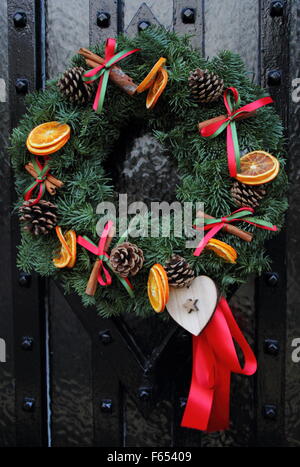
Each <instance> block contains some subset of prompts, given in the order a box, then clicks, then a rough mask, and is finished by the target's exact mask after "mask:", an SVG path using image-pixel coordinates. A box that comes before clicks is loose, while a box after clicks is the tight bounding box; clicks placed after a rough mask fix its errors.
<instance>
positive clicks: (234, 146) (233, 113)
mask: <svg viewBox="0 0 300 467" xmlns="http://www.w3.org/2000/svg"><path fill="white" fill-rule="evenodd" d="M230 92H231V93H232V94H233V99H234V102H232V100H231V96H230V94H229V93H230ZM223 98H224V104H225V107H226V110H227V117H226V118H225V119H223V120H220V121H218V122H216V123H211V124H209V125H207V126H206V127H204V128H202V129H201V131H200V134H201V136H203V137H205V138H215V137H216V136H218V135H219V134H220V133H222V131H223V130H225V128H227V159H228V168H229V174H230V176H231V177H236V175H237V170H240V148H239V142H238V137H237V129H236V123H235V120H236V119H237V118H241V117H245V118H246V117H248V116H249V113H251V112H254V111H255V110H257V109H259V108H260V107H263V106H264V105H267V104H271V103H272V102H273V99H272V98H271V97H269V96H267V97H262V98H261V99H258V100H256V101H254V102H251V104H247V105H244V106H243V107H240V108H239V106H240V96H239V93H238V90H237V89H236V88H233V87H231V88H227V89H226V91H225V92H224V97H223Z"/></svg>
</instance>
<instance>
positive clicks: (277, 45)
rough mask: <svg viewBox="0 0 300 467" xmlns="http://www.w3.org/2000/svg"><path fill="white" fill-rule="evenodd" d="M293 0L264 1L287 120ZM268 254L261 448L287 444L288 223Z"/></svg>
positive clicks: (268, 62) (261, 332) (260, 341)
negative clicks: (275, 347)
mask: <svg viewBox="0 0 300 467" xmlns="http://www.w3.org/2000/svg"><path fill="white" fill-rule="evenodd" d="M290 5H291V2H286V8H285V12H284V16H282V17H277V18H273V17H271V15H270V10H269V7H270V2H269V1H267V0H263V1H262V3H261V6H262V10H261V26H262V55H261V59H262V65H261V66H262V83H263V85H264V86H266V87H267V89H268V92H269V93H270V95H271V96H272V97H273V98H274V101H275V104H274V105H275V108H276V110H277V112H278V113H279V115H280V116H281V118H282V120H283V124H284V126H285V128H287V124H288V113H289V96H290V92H291V87H290V80H289V54H288V50H289V20H290ZM274 69H275V70H281V73H282V77H281V84H280V83H278V84H277V85H272V86H269V83H268V73H269V72H270V71H271V70H274ZM267 248H268V249H267V252H268V254H269V256H270V257H271V258H272V270H273V271H274V272H276V273H277V274H278V277H279V281H278V283H277V284H275V286H273V287H272V286H271V285H270V284H268V282H267V281H266V280H263V278H261V279H258V281H257V301H256V309H257V316H258V320H257V354H258V355H257V356H258V363H259V371H258V374H257V437H258V442H259V443H260V444H261V445H263V446H266V445H267V446H278V445H282V444H285V435H284V416H285V415H284V397H285V396H284V382H285V368H284V364H285V339H286V257H285V256H286V227H285V229H284V230H283V231H282V232H281V233H280V234H279V235H278V236H277V237H276V238H275V239H274V240H273V241H270V242H268V245H267ZM265 339H273V340H277V341H278V343H279V347H280V350H279V352H278V354H277V355H272V354H270V353H267V352H266V351H265V345H264V341H265ZM270 405H271V406H274V410H273V412H274V416H273V417H271V418H270V417H267V416H266V414H265V410H266V406H270Z"/></svg>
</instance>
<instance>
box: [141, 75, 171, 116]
mask: <svg viewBox="0 0 300 467" xmlns="http://www.w3.org/2000/svg"><path fill="white" fill-rule="evenodd" d="M167 82H168V72H167V70H166V69H165V68H163V67H161V68H160V69H159V70H158V72H157V74H156V77H155V80H154V83H153V84H152V86H151V88H150V89H149V91H148V95H147V99H146V107H147V109H153V107H154V106H155V104H156V102H157V101H158V98H159V97H160V95H161V94H162V93H163V91H164V89H165V87H166V86H167Z"/></svg>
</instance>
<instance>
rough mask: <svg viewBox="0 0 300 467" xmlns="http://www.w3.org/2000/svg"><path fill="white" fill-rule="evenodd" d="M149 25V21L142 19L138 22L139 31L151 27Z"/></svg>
mask: <svg viewBox="0 0 300 467" xmlns="http://www.w3.org/2000/svg"><path fill="white" fill-rule="evenodd" d="M149 26H151V23H150V22H149V21H145V20H143V21H140V22H139V24H138V31H139V32H142V31H145V30H146V29H148V28H149Z"/></svg>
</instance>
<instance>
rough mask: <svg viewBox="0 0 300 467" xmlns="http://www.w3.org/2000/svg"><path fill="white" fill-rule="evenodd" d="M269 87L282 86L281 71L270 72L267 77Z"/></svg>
mask: <svg viewBox="0 0 300 467" xmlns="http://www.w3.org/2000/svg"><path fill="white" fill-rule="evenodd" d="M267 83H268V86H280V85H281V71H280V70H270V71H269V72H268V75H267Z"/></svg>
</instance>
